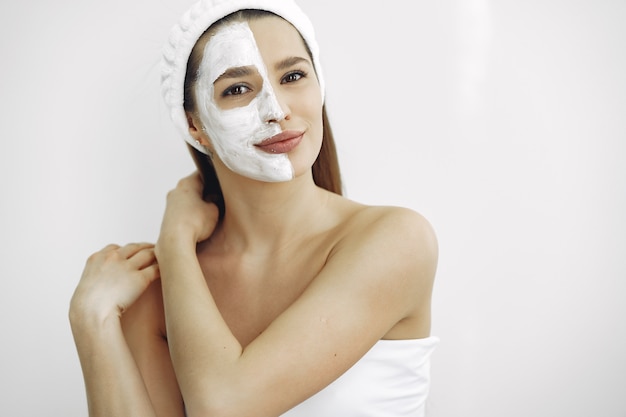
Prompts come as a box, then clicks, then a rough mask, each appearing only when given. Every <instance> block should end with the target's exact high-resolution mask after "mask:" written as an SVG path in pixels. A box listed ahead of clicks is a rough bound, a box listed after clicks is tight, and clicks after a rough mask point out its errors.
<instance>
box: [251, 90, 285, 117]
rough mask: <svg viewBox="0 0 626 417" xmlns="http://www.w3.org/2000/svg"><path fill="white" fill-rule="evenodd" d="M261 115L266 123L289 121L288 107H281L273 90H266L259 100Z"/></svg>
mask: <svg viewBox="0 0 626 417" xmlns="http://www.w3.org/2000/svg"><path fill="white" fill-rule="evenodd" d="M259 113H260V115H261V117H262V119H263V121H264V122H265V123H278V122H280V121H282V120H284V119H289V117H290V115H289V111H288V107H287V106H285V105H284V104H283V105H281V103H280V101H279V100H278V97H276V94H275V93H274V91H273V89H272V88H264V89H263V92H262V93H261V97H260V100H259Z"/></svg>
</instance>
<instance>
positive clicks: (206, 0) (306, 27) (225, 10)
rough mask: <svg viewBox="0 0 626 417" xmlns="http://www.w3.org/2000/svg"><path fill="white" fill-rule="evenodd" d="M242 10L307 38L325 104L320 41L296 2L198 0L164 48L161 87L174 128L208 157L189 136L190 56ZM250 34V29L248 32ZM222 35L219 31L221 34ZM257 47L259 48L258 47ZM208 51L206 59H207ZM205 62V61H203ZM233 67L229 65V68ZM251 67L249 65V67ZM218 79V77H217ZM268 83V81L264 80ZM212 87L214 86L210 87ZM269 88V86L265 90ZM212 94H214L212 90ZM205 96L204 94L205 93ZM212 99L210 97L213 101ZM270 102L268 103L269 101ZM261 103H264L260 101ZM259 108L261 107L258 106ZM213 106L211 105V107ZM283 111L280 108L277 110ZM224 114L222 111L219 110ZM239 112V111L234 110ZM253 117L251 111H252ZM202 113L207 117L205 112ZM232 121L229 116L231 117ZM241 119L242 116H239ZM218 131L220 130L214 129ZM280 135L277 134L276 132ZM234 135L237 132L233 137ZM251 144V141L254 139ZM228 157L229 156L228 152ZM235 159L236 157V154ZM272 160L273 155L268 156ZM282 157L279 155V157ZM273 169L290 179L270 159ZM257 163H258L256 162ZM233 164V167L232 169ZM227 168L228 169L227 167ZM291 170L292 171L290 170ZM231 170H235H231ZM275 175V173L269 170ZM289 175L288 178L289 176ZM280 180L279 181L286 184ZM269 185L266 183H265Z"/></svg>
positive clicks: (179, 23) (264, 86)
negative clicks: (268, 16) (262, 14)
mask: <svg viewBox="0 0 626 417" xmlns="http://www.w3.org/2000/svg"><path fill="white" fill-rule="evenodd" d="M243 9H258V10H266V11H269V12H272V13H274V14H276V15H278V16H280V17H282V18H283V19H285V20H286V21H288V22H289V23H291V24H292V25H293V26H294V27H295V28H296V29H297V30H298V32H299V33H300V35H301V36H302V37H303V38H304V40H305V42H306V44H307V46H308V47H309V50H310V51H311V56H312V58H313V66H314V68H315V73H316V75H317V80H318V82H319V85H320V90H321V94H322V102H323V101H324V78H323V74H322V71H321V66H320V61H319V48H318V44H317V41H316V40H315V32H314V29H313V25H312V24H311V22H310V20H309V19H308V17H307V16H306V15H305V14H304V13H303V12H302V10H301V9H300V8H299V7H298V5H297V4H296V3H295V2H294V0H198V1H197V2H196V3H195V4H194V5H193V6H192V7H191V9H189V10H188V11H187V12H186V13H185V14H184V15H183V16H182V18H181V20H180V21H179V22H178V24H176V25H175V26H174V27H173V28H172V30H171V32H170V36H169V39H168V41H167V43H166V44H165V46H164V48H163V61H162V70H161V87H162V91H163V98H164V100H165V105H166V106H167V108H168V111H169V114H170V117H171V118H172V121H173V122H174V126H175V127H176V128H177V129H178V131H179V133H180V135H181V136H182V137H183V138H184V139H185V141H186V142H187V143H188V144H190V145H191V146H193V147H194V148H195V149H197V150H198V151H200V152H202V153H205V154H206V153H207V151H206V149H204V148H203V147H202V146H200V145H199V144H198V143H196V141H195V139H194V138H193V137H192V136H191V135H190V134H189V124H188V122H187V114H186V113H185V109H184V105H183V104H184V90H185V77H186V71H187V62H188V60H189V56H190V54H191V51H192V49H193V47H194V45H195V44H196V42H197V41H198V39H199V38H200V37H201V36H202V34H203V33H204V32H205V31H206V30H207V29H208V28H209V27H210V26H211V25H212V24H213V23H215V22H217V21H218V20H220V19H221V18H223V17H225V16H227V15H229V14H231V13H233V12H236V11H238V10H243ZM248 30H249V29H248ZM218 32H219V31H218ZM255 47H256V45H255ZM206 52H207V51H205V55H204V56H208V55H207V54H206ZM203 58H204V57H203ZM229 65H230V64H229ZM246 65H249V64H246ZM262 67H263V66H262V65H261V66H259V67H257V70H258V71H259V73H260V72H261V71H262ZM218 76H219V75H218ZM264 81H265V80H264ZM210 84H211V85H212V82H211V83H210ZM266 86H269V87H268V88H267V89H266ZM270 89H271V85H269V82H267V81H265V82H264V83H263V93H269V91H270ZM204 91H205V92H206V94H212V93H209V92H208V90H204ZM211 91H212V90H211ZM203 94H205V93H203ZM212 97H213V96H212V95H211V98H212ZM268 100H269V99H268ZM199 101H201V102H200V103H198V104H199V105H207V103H209V101H210V100H204V99H201V100H199ZM258 101H262V100H258ZM268 103H269V101H268ZM251 104H252V103H251ZM257 104H258V105H259V106H260V105H261V104H259V103H257ZM209 105H210V103H209ZM209 105H207V106H208V107H210V106H209ZM208 107H207V109H206V110H207V111H206V114H207V115H208V114H209V109H208ZM278 108H280V107H278ZM218 110H219V111H221V112H222V110H221V109H218ZM235 110H236V109H235ZM258 111H259V117H261V118H262V115H263V110H262V109H259V110H258ZM250 112H251V113H252V111H250ZM202 113H205V112H204V111H202ZM220 114H221V115H222V116H224V117H226V115H228V114H227V113H226V112H225V111H223V113H220ZM228 117H230V115H228ZM236 117H239V116H236ZM223 123H224V125H223V126H222V127H224V126H225V125H226V124H227V120H226V119H224V121H223ZM203 124H205V127H206V128H207V133H208V135H209V137H210V138H211V140H212V141H213V142H214V143H213V146H215V148H216V151H217V152H221V151H219V150H218V145H217V143H216V142H217V140H216V139H214V138H213V136H216V137H217V136H219V134H218V135H216V134H215V133H216V132H213V133H211V131H210V129H211V128H212V127H211V126H208V125H210V123H206V122H204V121H203ZM214 128H215V129H217V127H214ZM276 132H278V130H277V131H276ZM232 135H234V132H233V133H232ZM251 140H252V139H251ZM226 153H227V152H226ZM218 155H219V156H220V159H222V160H224V163H226V161H225V159H228V158H227V157H226V156H223V155H221V154H219V153H218ZM233 155H234V154H233ZM268 156H272V155H268ZM277 156H280V155H277ZM283 157H284V158H283V160H284V159H285V158H286V159H287V161H288V157H287V156H286V155H283ZM268 161H273V162H268V163H269V164H270V165H271V164H275V166H276V167H280V168H277V169H276V171H280V172H281V174H277V173H273V174H271V176H272V177H273V178H275V180H276V178H279V177H280V178H286V179H290V178H291V176H292V175H293V173H292V172H291V171H290V170H288V169H287V168H286V165H285V164H284V163H282V162H281V163H278V162H277V160H274V159H268ZM257 162H258V161H257ZM232 165H233V164H231V166H232ZM227 166H228V165H227ZM289 168H290V169H291V167H289ZM231 169H232V168H231ZM255 170H256V172H257V174H258V173H260V171H261V169H260V168H258V167H257V168H255ZM270 171H272V170H270ZM288 171H289V172H290V175H289V176H288V175H287V174H286V172H288ZM263 172H264V174H263V176H264V177H265V178H267V174H266V173H265V171H263ZM283 180H284V179H281V180H280V181H283ZM266 181H267V180H266Z"/></svg>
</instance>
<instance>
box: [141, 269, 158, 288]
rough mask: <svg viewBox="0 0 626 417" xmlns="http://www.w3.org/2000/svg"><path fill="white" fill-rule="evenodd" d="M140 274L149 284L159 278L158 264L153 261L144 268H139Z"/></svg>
mask: <svg viewBox="0 0 626 417" xmlns="http://www.w3.org/2000/svg"><path fill="white" fill-rule="evenodd" d="M141 275H142V276H143V277H144V279H145V280H146V283H147V285H146V286H148V285H150V283H151V282H153V281H154V280H156V279H158V278H161V271H160V270H159V265H158V264H156V263H154V264H152V265H150V266H148V267H146V268H144V269H142V270H141Z"/></svg>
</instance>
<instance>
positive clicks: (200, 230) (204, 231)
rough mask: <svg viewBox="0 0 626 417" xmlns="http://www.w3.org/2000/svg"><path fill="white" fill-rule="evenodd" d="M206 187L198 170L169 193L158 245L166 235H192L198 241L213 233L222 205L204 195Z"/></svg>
mask: <svg viewBox="0 0 626 417" xmlns="http://www.w3.org/2000/svg"><path fill="white" fill-rule="evenodd" d="M202 188H203V184H202V179H201V177H200V174H199V173H198V172H194V173H193V174H192V175H190V176H188V177H185V178H183V179H182V180H180V181H179V182H178V185H177V186H176V188H174V189H173V190H172V191H170V192H169V193H168V194H167V204H166V207H165V214H164V216H163V222H162V224H161V233H160V236H159V241H160V242H159V243H157V245H159V246H160V244H161V243H162V242H161V240H162V238H163V237H166V238H168V239H169V238H172V237H175V238H182V239H188V241H191V242H192V243H193V244H194V245H195V244H196V243H197V242H200V241H203V240H205V239H208V238H209V236H211V234H212V233H213V230H214V229H215V226H216V225H217V222H218V220H219V209H218V208H217V206H216V205H215V204H213V203H208V202H206V201H204V200H203V199H202Z"/></svg>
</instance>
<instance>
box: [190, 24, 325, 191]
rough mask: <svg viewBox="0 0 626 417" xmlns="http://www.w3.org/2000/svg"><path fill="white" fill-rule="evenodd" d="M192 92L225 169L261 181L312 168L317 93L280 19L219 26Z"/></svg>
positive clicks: (318, 138) (299, 47)
mask: <svg viewBox="0 0 626 417" xmlns="http://www.w3.org/2000/svg"><path fill="white" fill-rule="evenodd" d="M195 94H196V102H197V107H198V116H199V118H200V121H201V122H202V124H203V128H204V130H205V131H206V133H207V136H208V139H209V141H210V144H211V146H212V147H213V148H214V149H215V153H216V154H217V157H219V159H220V160H221V161H222V162H223V163H224V165H226V166H227V167H228V168H229V169H230V170H232V171H234V172H236V173H238V174H240V175H243V176H246V177H249V178H252V179H255V180H260V181H267V182H279V181H289V180H291V179H293V178H294V177H295V176H297V175H300V174H301V173H303V172H305V171H306V170H310V168H311V166H312V164H313V162H314V161H315V159H316V158H317V155H318V153H319V149H320V147H321V142H322V95H321V91H320V88H319V84H318V82H317V78H316V76H315V71H314V68H313V64H312V63H311V58H310V57H309V55H308V53H307V51H306V49H305V47H304V43H303V41H302V39H301V37H300V35H299V33H298V32H297V31H296V29H295V28H294V27H293V26H291V25H290V24H289V23H287V22H286V21H285V20H283V19H280V18H278V17H264V18H260V19H254V20H252V21H250V22H235V23H230V24H227V25H224V26H222V27H220V28H219V29H218V30H217V31H216V33H215V34H213V36H212V37H211V38H210V39H209V41H208V42H207V44H206V46H205V48H204V55H203V60H202V62H201V64H200V67H199V72H198V81H197V83H196V87H195Z"/></svg>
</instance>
